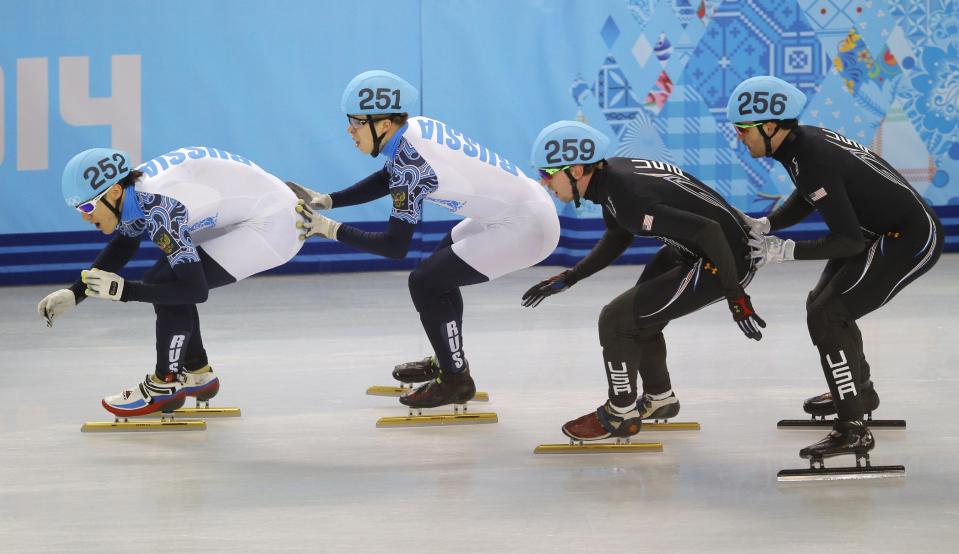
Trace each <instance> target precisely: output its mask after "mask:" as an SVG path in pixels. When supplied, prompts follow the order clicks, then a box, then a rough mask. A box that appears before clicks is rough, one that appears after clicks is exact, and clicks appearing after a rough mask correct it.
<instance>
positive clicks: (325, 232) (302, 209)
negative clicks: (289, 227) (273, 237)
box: [296, 200, 342, 240]
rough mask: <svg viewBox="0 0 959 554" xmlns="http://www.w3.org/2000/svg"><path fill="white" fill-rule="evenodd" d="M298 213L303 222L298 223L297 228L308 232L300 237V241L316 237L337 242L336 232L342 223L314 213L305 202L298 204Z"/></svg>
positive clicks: (301, 201)
mask: <svg viewBox="0 0 959 554" xmlns="http://www.w3.org/2000/svg"><path fill="white" fill-rule="evenodd" d="M296 213H298V214H300V217H302V218H303V221H297V222H296V228H297V229H303V230H305V231H306V232H305V233H304V234H302V235H300V240H306V239H308V238H310V237H312V236H315V235H320V236H323V237H326V238H328V239H333V240H336V231H337V230H338V229H339V228H340V225H342V223H340V222H339V221H333V220H332V219H330V218H328V217H324V216H322V215H320V214H318V213H314V212H313V210H311V209H310V208H309V206H307V205H306V203H305V202H304V201H303V200H300V201H299V202H297V204H296Z"/></svg>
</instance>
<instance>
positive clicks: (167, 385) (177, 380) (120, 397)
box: [80, 373, 206, 432]
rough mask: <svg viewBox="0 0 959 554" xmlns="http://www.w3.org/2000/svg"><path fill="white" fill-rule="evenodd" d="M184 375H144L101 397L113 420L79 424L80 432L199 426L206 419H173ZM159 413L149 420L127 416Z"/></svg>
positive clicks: (182, 398) (182, 396) (183, 396)
mask: <svg viewBox="0 0 959 554" xmlns="http://www.w3.org/2000/svg"><path fill="white" fill-rule="evenodd" d="M184 380H185V378H184V377H183V376H182V375H180V374H176V373H170V374H168V375H167V377H166V378H165V379H162V380H161V379H160V378H159V377H157V376H156V375H153V374H150V375H147V376H146V377H145V378H144V380H143V382H142V383H140V384H139V385H137V386H136V387H133V388H130V389H127V390H125V391H123V392H121V393H119V394H115V395H111V396H107V397H106V398H104V399H103V400H102V401H101V404H102V405H103V407H104V408H105V409H106V410H107V411H108V412H110V413H112V414H113V415H114V416H115V419H114V421H112V422H87V423H85V424H84V425H83V427H81V428H80V430H81V431H83V432H98V431H161V430H162V431H166V430H202V429H205V428H206V423H205V422H203V421H197V420H175V419H174V417H173V412H174V411H175V410H177V409H178V408H180V407H182V406H183V403H184V401H185V400H186V390H185V388H184ZM149 414H159V415H160V417H161V419H159V420H152V421H147V420H143V421H129V419H128V418H131V417H137V416H145V415H149Z"/></svg>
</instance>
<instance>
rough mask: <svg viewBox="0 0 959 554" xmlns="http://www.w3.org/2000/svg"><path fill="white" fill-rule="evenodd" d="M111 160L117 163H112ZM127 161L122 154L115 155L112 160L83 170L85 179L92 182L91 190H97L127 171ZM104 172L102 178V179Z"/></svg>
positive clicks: (106, 160) (101, 161)
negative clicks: (107, 181) (108, 180)
mask: <svg viewBox="0 0 959 554" xmlns="http://www.w3.org/2000/svg"><path fill="white" fill-rule="evenodd" d="M111 159H112V160H113V161H114V162H116V163H115V164H114V163H111ZM126 163H127V161H126V159H124V158H123V155H122V154H119V153H116V154H113V156H111V157H110V158H103V159H101V160H100V161H98V162H97V165H91V166H90V167H88V168H86V169H84V170H83V178H84V179H89V180H90V188H92V189H94V190H96V189H97V187H99V186H100V185H102V184H103V183H105V182H106V180H107V179H113V178H114V177H116V176H117V175H119V174H120V173H125V172H126V171H128V170H127V166H126ZM101 172H102V177H101Z"/></svg>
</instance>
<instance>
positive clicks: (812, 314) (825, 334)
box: [806, 297, 852, 345]
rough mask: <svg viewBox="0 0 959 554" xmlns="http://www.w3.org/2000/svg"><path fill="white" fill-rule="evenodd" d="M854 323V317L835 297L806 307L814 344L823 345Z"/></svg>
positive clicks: (819, 300)
mask: <svg viewBox="0 0 959 554" xmlns="http://www.w3.org/2000/svg"><path fill="white" fill-rule="evenodd" d="M851 322H852V316H850V314H849V311H848V310H847V309H846V307H845V306H843V305H842V303H841V302H839V300H838V299H837V298H835V297H830V298H826V299H817V300H815V301H812V302H811V303H808V304H807V305H806V326H807V327H808V328H809V336H810V337H811V338H812V342H813V344H817V345H818V344H821V343H823V342H825V341H827V340H829V339H830V338H835V337H834V334H835V333H837V332H843V330H844V329H847V328H848V327H849V325H850V323H851Z"/></svg>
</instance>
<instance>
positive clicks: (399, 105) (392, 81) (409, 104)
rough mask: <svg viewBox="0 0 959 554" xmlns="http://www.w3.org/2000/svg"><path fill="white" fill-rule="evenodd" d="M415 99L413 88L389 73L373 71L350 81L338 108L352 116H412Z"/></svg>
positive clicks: (378, 70)
mask: <svg viewBox="0 0 959 554" xmlns="http://www.w3.org/2000/svg"><path fill="white" fill-rule="evenodd" d="M419 99H420V93H419V91H418V90H416V87H414V86H413V85H411V84H409V83H408V82H406V81H405V80H404V79H402V78H400V77H398V76H396V75H394V74H392V73H390V72H389V71H383V70H381V69H374V70H373V71H365V72H363V73H360V74H359V75H357V76H356V77H353V80H352V81H350V84H348V85H346V90H344V91H343V100H342V101H341V102H340V107H341V108H342V109H343V113H345V114H352V115H358V114H365V115H382V114H393V113H413V112H414V111H416V108H418V107H419V104H418V103H419Z"/></svg>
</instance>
